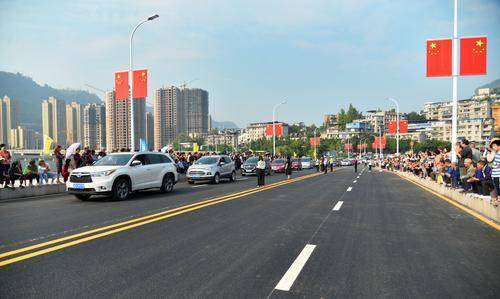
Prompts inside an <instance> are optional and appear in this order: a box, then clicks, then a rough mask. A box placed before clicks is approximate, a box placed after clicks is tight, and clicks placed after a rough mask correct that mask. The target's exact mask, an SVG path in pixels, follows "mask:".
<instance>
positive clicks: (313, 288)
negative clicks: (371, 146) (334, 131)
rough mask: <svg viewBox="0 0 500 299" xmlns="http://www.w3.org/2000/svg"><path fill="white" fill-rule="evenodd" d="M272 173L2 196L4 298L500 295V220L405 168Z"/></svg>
mask: <svg viewBox="0 0 500 299" xmlns="http://www.w3.org/2000/svg"><path fill="white" fill-rule="evenodd" d="M362 170H363V168H362V167H360V168H359V171H360V172H361V171H362ZM266 183H267V185H266V187H263V188H256V187H255V185H256V178H255V177H250V178H240V180H239V181H238V182H236V183H221V184H220V185H210V184H203V185H195V186H191V185H188V184H185V183H180V184H178V185H177V186H176V189H175V191H174V192H173V193H172V194H166V195H165V194H160V193H158V192H156V191H150V192H142V193H138V194H135V195H134V196H133V197H132V198H131V199H130V200H128V201H125V202H113V201H107V200H103V199H96V200H92V201H87V202H82V201H79V200H77V199H74V198H73V197H72V196H68V195H59V196H47V197H41V198H34V199H27V200H13V201H0V298H25V297H37V298H110V297H113V298H115V297H116V298H139V297H140V298H144V297H156V298H159V297H161V298H267V297H269V298H297V297H299V298H424V297H425V298H479V297H481V298H499V297H500V232H499V231H498V230H496V229H495V228H493V227H491V226H489V225H487V224H485V223H484V222H482V221H480V220H479V219H476V218H474V217H473V216H471V215H469V214H467V213H466V212H464V211H462V210H460V209H458V208H456V207H454V206H452V205H450V204H449V203H447V202H445V201H443V200H442V199H440V198H438V197H436V196H435V195H433V194H431V193H428V192H426V191H424V190H423V189H421V188H419V187H418V186H416V185H414V184H412V183H410V182H408V181H405V180H402V179H401V178H399V177H398V176H396V175H395V174H392V173H387V172H379V171H378V170H377V171H373V172H368V171H367V170H363V172H361V174H360V173H357V174H356V173H354V170H353V168H352V167H347V168H338V169H336V171H335V172H333V173H328V174H326V175H324V174H317V173H316V172H314V171H302V172H300V173H294V175H293V178H292V180H285V177H284V175H273V176H270V177H267V182H266Z"/></svg>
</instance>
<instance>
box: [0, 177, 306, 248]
mask: <svg viewBox="0 0 500 299" xmlns="http://www.w3.org/2000/svg"><path fill="white" fill-rule="evenodd" d="M310 173H312V171H301V172H297V173H294V177H297V176H303V175H307V174H310ZM246 178H248V179H246ZM238 179H239V181H237V182H236V183H230V182H227V181H223V182H221V183H220V184H218V185H211V184H207V185H205V186H202V187H196V188H193V186H192V185H189V184H187V183H185V182H183V183H179V184H178V185H176V187H175V188H174V192H173V193H170V194H163V193H160V192H159V191H158V190H150V191H142V192H138V193H135V194H133V195H132V196H131V198H130V199H129V200H126V201H122V202H115V201H110V200H108V199H106V198H102V197H96V198H95V199H91V200H90V201H80V200H78V199H76V198H75V197H74V196H72V195H65V196H57V198H56V199H51V198H45V197H43V198H41V199H39V200H27V201H22V200H16V201H9V202H0V210H1V211H2V217H0V240H1V244H0V250H2V251H5V250H9V249H11V248H16V247H18V246H21V245H27V244H30V243H33V242H37V241H40V240H50V239H53V238H55V237H60V236H64V235H67V234H70V233H76V232H79V231H82V230H87V229H91V228H95V227H99V226H103V225H109V224H113V223H116V222H120V221H124V220H130V219H133V218H137V217H140V216H144V215H147V214H151V213H155V212H160V211H163V210H168V209H172V208H177V207H179V206H183V205H187V204H191V203H195V202H199V201H202V200H206V199H210V198H214V197H217V196H220V195H223V194H228V193H233V192H238V191H242V190H245V189H250V188H253V187H255V185H256V182H257V179H256V177H245V180H241V177H238ZM285 179H286V177H285V175H283V174H274V175H271V176H267V177H266V182H267V183H269V184H271V183H275V182H278V181H282V180H285ZM195 186H200V185H198V184H196V185H195Z"/></svg>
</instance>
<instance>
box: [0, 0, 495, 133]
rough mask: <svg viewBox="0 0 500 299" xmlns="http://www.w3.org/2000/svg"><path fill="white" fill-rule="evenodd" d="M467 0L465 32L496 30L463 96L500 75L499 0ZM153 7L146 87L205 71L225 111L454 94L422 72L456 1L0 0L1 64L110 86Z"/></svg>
mask: <svg viewBox="0 0 500 299" xmlns="http://www.w3.org/2000/svg"><path fill="white" fill-rule="evenodd" d="M459 2H460V10H459V20H460V23H459V34H460V35H461V36H473V35H487V36H488V38H489V40H488V43H489V44H488V55H489V57H488V58H489V59H488V75H487V76H473V77H461V78H460V79H459V95H460V97H461V98H465V97H468V96H470V95H471V94H472V93H473V90H474V88H475V87H477V86H479V85H482V84H484V83H488V82H490V81H493V80H495V79H498V78H500V50H499V49H500V34H499V28H500V17H499V16H500V1H499V0H483V1H480V0H469V1H459ZM154 13H157V14H159V15H160V18H159V19H157V20H155V21H154V22H151V23H148V24H145V25H143V26H142V27H141V28H140V29H139V31H138V33H137V34H136V38H135V40H134V41H135V42H134V52H135V55H134V60H135V62H134V64H135V67H137V68H139V67H144V68H148V69H149V70H150V75H149V80H150V86H149V87H150V92H149V94H150V95H152V94H153V93H152V90H153V89H154V88H157V87H160V86H162V85H170V84H174V85H179V84H182V82H183V81H190V80H192V79H195V78H197V79H198V80H197V81H195V82H193V84H192V86H193V87H200V88H203V89H206V90H208V91H209V93H210V112H211V114H212V116H213V118H214V119H216V120H219V121H220V120H231V121H234V122H236V123H237V124H238V125H240V126H244V125H245V124H247V123H249V122H255V121H266V120H270V117H271V107H272V105H273V104H275V103H278V102H280V101H282V100H283V99H285V98H286V99H287V101H288V104H287V105H286V106H283V107H280V109H279V111H278V118H279V119H280V120H284V121H287V122H296V121H304V122H306V123H307V124H311V123H317V124H319V123H320V122H321V121H322V115H323V114H325V113H335V112H337V111H338V110H339V109H340V108H341V107H347V106H348V105H349V103H352V104H354V105H355V106H356V107H358V108H359V109H361V110H362V111H366V110H369V109H374V108H382V109H385V108H389V107H391V103H390V102H389V101H387V100H385V98H386V97H388V96H391V97H394V98H396V99H399V101H400V104H401V109H402V110H404V111H411V110H420V109H421V108H422V104H423V103H424V102H426V101H438V100H445V99H449V98H451V79H450V78H432V79H428V78H426V77H425V40H426V39H430V38H440V37H449V36H451V35H452V33H453V31H452V30H453V26H452V24H453V1H452V0H420V1H410V0H408V1H403V0H399V1H393V0H392V1H389V0H358V1H356V0H351V1H335V0H326V1H312V0H309V1H293V0H287V1H270V0H267V1H261V0H253V1H237V0H212V1H201V0H200V1H190V0H170V1H169V0H165V1H137V0H134V1H115V0H111V1H96V0H92V1H6V0H0V30H1V31H0V32H1V33H0V45H1V47H0V69H1V70H5V71H11V72H21V73H24V74H26V75H28V76H30V77H32V78H33V79H35V80H36V81H37V82H39V83H41V84H45V83H47V84H49V85H52V86H54V87H58V88H83V89H86V88H85V87H84V84H85V83H88V84H91V85H94V86H97V87H101V88H104V89H112V88H113V73H114V72H115V71H117V70H125V69H127V68H128V38H129V34H130V31H131V30H132V28H133V27H134V26H135V24H136V23H137V22H138V21H139V20H141V19H143V18H145V17H147V16H149V15H151V14H154ZM67 100H69V99H67ZM148 101H152V97H151V96H150V97H149V98H148Z"/></svg>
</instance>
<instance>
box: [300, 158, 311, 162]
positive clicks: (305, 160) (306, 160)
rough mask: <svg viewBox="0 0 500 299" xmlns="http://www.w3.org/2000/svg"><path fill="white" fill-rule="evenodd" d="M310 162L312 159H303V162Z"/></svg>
mask: <svg viewBox="0 0 500 299" xmlns="http://www.w3.org/2000/svg"><path fill="white" fill-rule="evenodd" d="M309 161H311V159H309V158H303V159H302V162H309Z"/></svg>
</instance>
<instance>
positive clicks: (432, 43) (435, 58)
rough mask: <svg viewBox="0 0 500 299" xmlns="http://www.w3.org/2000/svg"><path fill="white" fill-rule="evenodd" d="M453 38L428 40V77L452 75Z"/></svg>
mask: <svg viewBox="0 0 500 299" xmlns="http://www.w3.org/2000/svg"><path fill="white" fill-rule="evenodd" d="M451 45H452V42H451V39H433V40H428V41H427V77H440V76H451Z"/></svg>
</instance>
